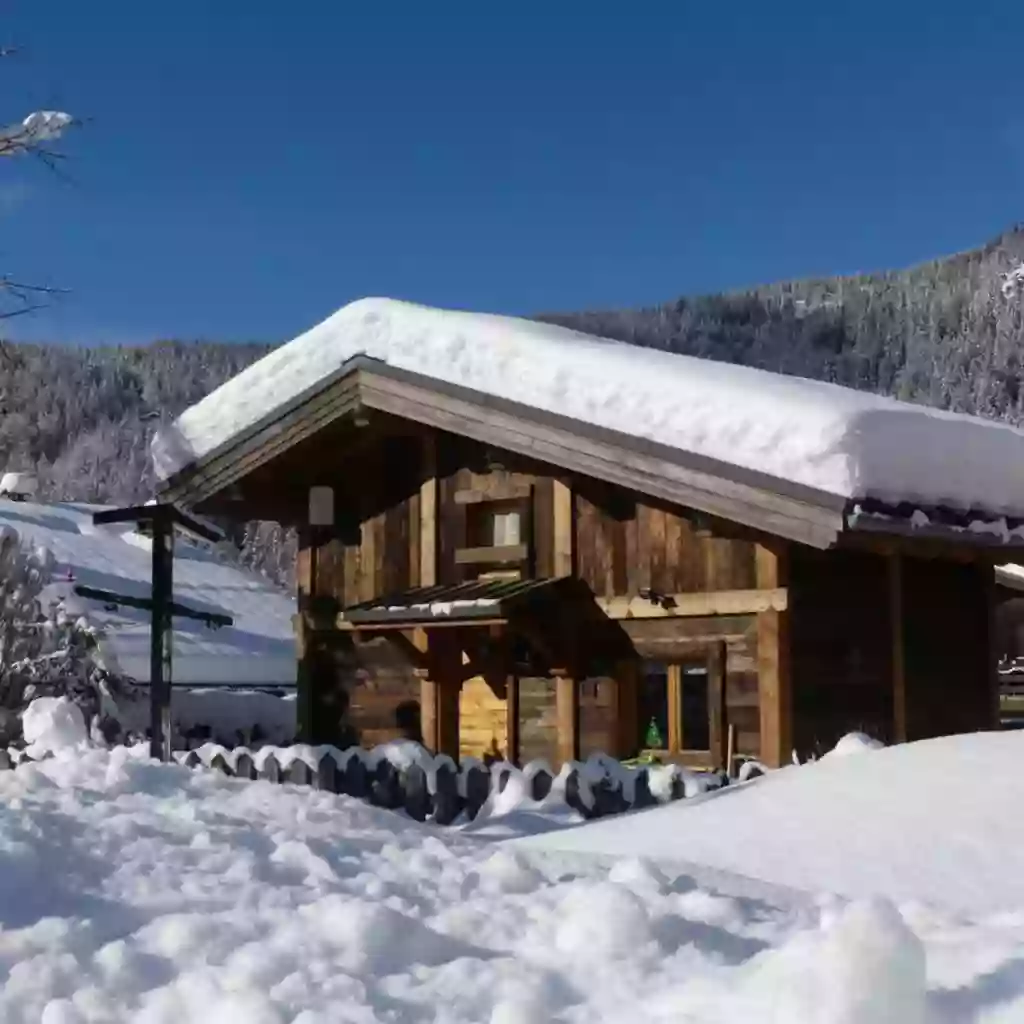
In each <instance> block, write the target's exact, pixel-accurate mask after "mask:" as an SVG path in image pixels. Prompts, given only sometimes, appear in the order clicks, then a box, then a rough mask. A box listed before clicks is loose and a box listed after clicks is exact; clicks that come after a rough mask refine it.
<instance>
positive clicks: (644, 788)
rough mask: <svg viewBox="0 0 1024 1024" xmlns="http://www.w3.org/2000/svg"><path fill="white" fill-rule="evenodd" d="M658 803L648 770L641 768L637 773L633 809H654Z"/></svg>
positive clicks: (634, 784)
mask: <svg viewBox="0 0 1024 1024" xmlns="http://www.w3.org/2000/svg"><path fill="white" fill-rule="evenodd" d="M657 802H658V801H657V800H655V798H654V794H653V793H651V780H650V775H649V774H648V771H647V769H646V768H641V769H640V771H638V772H637V773H636V781H635V782H634V783H633V809H634V810H637V811H640V810H643V808H645V807H654V806H655V805H656V804H657Z"/></svg>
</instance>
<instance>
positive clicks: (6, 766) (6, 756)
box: [0, 750, 14, 772]
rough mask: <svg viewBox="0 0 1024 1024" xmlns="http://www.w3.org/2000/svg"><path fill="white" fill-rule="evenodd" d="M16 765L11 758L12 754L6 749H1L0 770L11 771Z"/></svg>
mask: <svg viewBox="0 0 1024 1024" xmlns="http://www.w3.org/2000/svg"><path fill="white" fill-rule="evenodd" d="M13 767H14V761H13V760H12V759H11V755H10V753H9V752H8V751H6V750H0V772H6V771H9V770H10V769H11V768H13Z"/></svg>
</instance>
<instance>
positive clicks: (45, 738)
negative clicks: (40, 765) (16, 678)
mask: <svg viewBox="0 0 1024 1024" xmlns="http://www.w3.org/2000/svg"><path fill="white" fill-rule="evenodd" d="M21 730H22V735H23V737H24V740H25V752H26V753H27V754H28V755H29V757H33V758H38V757H42V756H43V755H44V754H58V753H68V752H71V751H74V750H76V749H78V748H80V747H83V746H85V745H86V744H87V743H88V741H89V736H88V731H87V729H86V727H85V718H84V717H83V716H82V711H81V709H80V708H79V707H78V705H77V704H74V703H72V702H71V701H70V700H69V699H68V698H67V697H38V698H37V699H36V700H34V701H32V703H31V704H29V706H28V707H27V708H25V710H24V712H22V716H21Z"/></svg>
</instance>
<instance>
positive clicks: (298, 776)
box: [285, 757, 313, 786]
mask: <svg viewBox="0 0 1024 1024" xmlns="http://www.w3.org/2000/svg"><path fill="white" fill-rule="evenodd" d="M285 781H286V782H290V783H291V784H292V785H293V786H312V785H313V769H312V768H310V767H309V765H308V764H306V762H305V761H303V760H302V758H301V757H297V758H295V760H294V761H292V763H291V764H290V765H288V767H287V768H286V769H285Z"/></svg>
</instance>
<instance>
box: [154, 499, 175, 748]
mask: <svg viewBox="0 0 1024 1024" xmlns="http://www.w3.org/2000/svg"><path fill="white" fill-rule="evenodd" d="M152 588H153V611H152V622H151V625H150V630H149V713H150V715H149V727H150V737H149V756H150V757H152V758H155V759H157V760H160V761H170V760H171V686H172V679H173V666H172V653H171V651H172V647H173V632H172V624H171V602H172V600H173V594H174V525H173V523H171V522H170V519H169V517H168V516H166V515H159V514H158V515H156V516H154V518H153V549H152Z"/></svg>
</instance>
